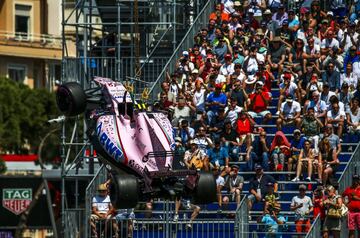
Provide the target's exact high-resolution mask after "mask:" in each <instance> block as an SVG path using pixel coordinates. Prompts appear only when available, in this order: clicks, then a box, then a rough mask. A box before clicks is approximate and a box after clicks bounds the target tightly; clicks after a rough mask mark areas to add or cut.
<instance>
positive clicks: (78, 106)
mask: <svg viewBox="0 0 360 238" xmlns="http://www.w3.org/2000/svg"><path fill="white" fill-rule="evenodd" d="M56 103H57V106H58V108H59V110H60V111H61V112H62V113H64V115H65V116H76V115H79V114H80V113H83V112H84V111H85V109H86V94H85V92H84V90H83V88H82V87H81V85H80V84H78V83H77V82H68V83H65V84H63V85H60V86H59V88H58V90H57V92H56Z"/></svg>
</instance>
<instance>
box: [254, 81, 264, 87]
mask: <svg viewBox="0 0 360 238" xmlns="http://www.w3.org/2000/svg"><path fill="white" fill-rule="evenodd" d="M256 84H258V85H261V86H264V82H263V81H257V82H256Z"/></svg>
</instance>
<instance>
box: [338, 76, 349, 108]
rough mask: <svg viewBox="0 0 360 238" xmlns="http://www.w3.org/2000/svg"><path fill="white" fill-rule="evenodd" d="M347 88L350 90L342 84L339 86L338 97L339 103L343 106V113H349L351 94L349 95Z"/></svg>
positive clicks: (347, 85)
mask: <svg viewBox="0 0 360 238" xmlns="http://www.w3.org/2000/svg"><path fill="white" fill-rule="evenodd" d="M349 88H350V87H349V84H348V83H346V82H344V83H343V84H342V85H341V91H340V93H339V95H338V99H339V102H342V103H343V104H344V107H343V111H344V112H347V111H349V108H350V101H351V98H352V94H351V92H350V89H349Z"/></svg>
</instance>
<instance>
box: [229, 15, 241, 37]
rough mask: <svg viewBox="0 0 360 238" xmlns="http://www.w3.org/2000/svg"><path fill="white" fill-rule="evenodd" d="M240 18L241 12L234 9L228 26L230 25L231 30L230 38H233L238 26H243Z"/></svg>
mask: <svg viewBox="0 0 360 238" xmlns="http://www.w3.org/2000/svg"><path fill="white" fill-rule="evenodd" d="M239 18H240V14H239V13H238V12H236V11H234V12H233V13H232V14H231V20H230V22H229V24H228V27H229V30H230V39H232V38H233V36H234V34H235V32H236V30H237V29H238V28H241V27H242V26H241V24H240V22H239Z"/></svg>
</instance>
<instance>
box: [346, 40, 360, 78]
mask: <svg viewBox="0 0 360 238" xmlns="http://www.w3.org/2000/svg"><path fill="white" fill-rule="evenodd" d="M359 61H360V58H359V56H358V55H357V54H356V46H354V45H353V46H351V47H350V49H349V52H348V53H347V54H346V56H345V59H344V72H346V66H347V64H348V63H349V62H350V63H351V64H353V63H355V62H359Z"/></svg>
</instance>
